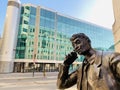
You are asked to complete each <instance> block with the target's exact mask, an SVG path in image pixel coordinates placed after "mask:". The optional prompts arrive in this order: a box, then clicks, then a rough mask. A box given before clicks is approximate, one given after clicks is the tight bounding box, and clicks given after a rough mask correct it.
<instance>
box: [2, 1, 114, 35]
mask: <svg viewBox="0 0 120 90" xmlns="http://www.w3.org/2000/svg"><path fill="white" fill-rule="evenodd" d="M20 1H21V3H22V4H24V3H31V4H35V5H39V6H44V7H46V8H50V9H52V10H55V11H56V12H59V13H61V14H64V15H68V16H72V17H75V18H78V19H81V20H84V21H88V22H90V23H93V24H96V25H100V26H103V27H105V28H108V29H112V25H113V23H114V14H113V8H112V0H20ZM7 2H8V0H0V36H1V35H2V33H3V28H4V22H5V15H6V9H7Z"/></svg>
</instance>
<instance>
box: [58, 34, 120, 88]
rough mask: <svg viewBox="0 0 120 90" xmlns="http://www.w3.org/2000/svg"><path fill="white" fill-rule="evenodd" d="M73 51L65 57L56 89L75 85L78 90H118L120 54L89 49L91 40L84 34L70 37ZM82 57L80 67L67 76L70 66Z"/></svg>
mask: <svg viewBox="0 0 120 90" xmlns="http://www.w3.org/2000/svg"><path fill="white" fill-rule="evenodd" d="M70 40H71V42H72V46H73V48H74V51H73V52H71V53H70V54H68V55H67V56H66V57H65V60H64V63H63V65H61V67H60V71H59V74H58V79H57V87H58V88H59V89H66V88H69V87H71V86H73V85H75V84H77V89H78V90H120V54H119V53H115V52H103V51H97V50H94V49H93V48H92V47H91V40H90V39H89V38H88V36H86V35H85V34H84V33H78V34H74V35H73V36H72V37H71V39H70ZM77 53H78V54H79V55H84V56H85V59H84V61H83V62H82V65H81V66H80V67H79V68H78V69H77V70H76V71H74V72H72V73H71V74H69V67H70V65H71V64H72V63H73V62H74V61H75V60H76V59H77Z"/></svg>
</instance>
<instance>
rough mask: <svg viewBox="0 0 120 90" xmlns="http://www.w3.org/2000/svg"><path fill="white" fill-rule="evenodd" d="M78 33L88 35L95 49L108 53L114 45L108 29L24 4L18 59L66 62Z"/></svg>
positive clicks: (19, 34)
mask: <svg viewBox="0 0 120 90" xmlns="http://www.w3.org/2000/svg"><path fill="white" fill-rule="evenodd" d="M75 33H85V34H87V35H88V36H89V37H90V39H91V41H92V46H93V47H94V48H96V49H103V50H108V48H109V47H110V46H111V45H113V36H112V32H111V30H109V29H107V28H104V27H101V26H98V25H95V24H92V23H89V22H85V21H82V20H79V19H76V18H73V17H70V16H65V15H63V14H60V13H58V12H56V11H53V10H50V9H47V8H43V7H40V6H34V5H30V4H25V5H23V6H22V8H21V16H20V24H19V33H18V40H17V46H16V56H15V58H16V60H17V59H33V60H34V59H36V60H37V61H38V62H39V60H42V61H43V62H45V61H44V60H53V62H54V61H63V60H64V56H65V55H66V54H68V53H69V52H70V51H72V50H73V48H72V45H71V42H70V40H69V38H70V37H71V36H72V34H75ZM106 35H107V36H106ZM80 60H81V57H79V59H78V61H80Z"/></svg>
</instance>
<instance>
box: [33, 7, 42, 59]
mask: <svg viewBox="0 0 120 90" xmlns="http://www.w3.org/2000/svg"><path fill="white" fill-rule="evenodd" d="M39 26H40V7H39V6H38V7H37V11H36V22H35V34H34V53H33V54H34V57H33V59H36V56H37V53H38V35H39Z"/></svg>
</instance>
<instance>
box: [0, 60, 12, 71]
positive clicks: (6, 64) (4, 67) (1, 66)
mask: <svg viewBox="0 0 120 90" xmlns="http://www.w3.org/2000/svg"><path fill="white" fill-rule="evenodd" d="M11 72H13V62H11V61H0V73H11Z"/></svg>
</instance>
